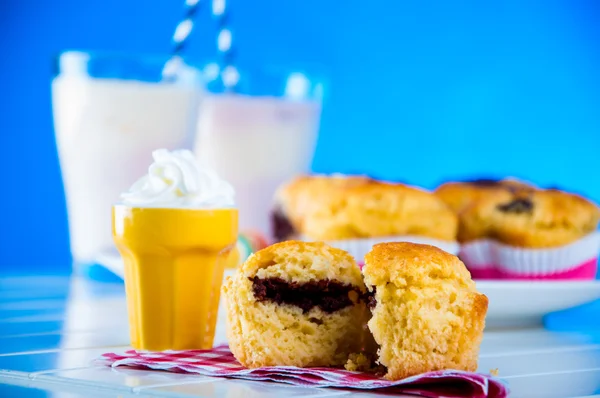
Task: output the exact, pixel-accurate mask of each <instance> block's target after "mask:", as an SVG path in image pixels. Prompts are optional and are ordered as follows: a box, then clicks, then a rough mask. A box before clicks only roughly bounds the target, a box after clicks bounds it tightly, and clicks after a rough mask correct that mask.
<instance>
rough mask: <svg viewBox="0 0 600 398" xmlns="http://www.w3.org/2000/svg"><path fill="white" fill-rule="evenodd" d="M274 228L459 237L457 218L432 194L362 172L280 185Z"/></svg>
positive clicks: (335, 236) (329, 235)
mask: <svg viewBox="0 0 600 398" xmlns="http://www.w3.org/2000/svg"><path fill="white" fill-rule="evenodd" d="M275 202H276V209H277V210H276V212H275V214H274V219H273V220H274V230H275V235H276V238H277V239H278V240H285V239H289V238H290V237H297V236H302V237H305V238H308V239H310V240H325V241H338V240H344V239H357V238H372V237H387V236H403V235H413V236H424V237H428V238H433V239H439V240H444V241H455V240H456V234H457V226H458V220H457V217H456V215H455V214H454V212H453V211H452V210H451V209H450V208H448V206H447V205H446V204H445V203H444V202H443V201H442V200H441V199H440V198H438V197H436V196H435V195H433V194H432V193H430V192H428V191H425V190H422V189H419V188H415V187H411V186H408V185H404V184H398V183H387V182H382V181H377V180H374V179H371V178H368V177H362V176H303V177H299V178H296V179H295V180H293V181H291V182H290V183H288V184H286V185H284V186H283V187H281V189H280V190H279V191H278V193H277V195H276V198H275Z"/></svg>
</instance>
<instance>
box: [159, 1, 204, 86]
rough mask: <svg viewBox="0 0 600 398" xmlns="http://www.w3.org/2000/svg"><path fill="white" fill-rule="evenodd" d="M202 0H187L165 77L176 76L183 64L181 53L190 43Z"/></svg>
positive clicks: (166, 66)
mask: <svg viewBox="0 0 600 398" xmlns="http://www.w3.org/2000/svg"><path fill="white" fill-rule="evenodd" d="M199 3H200V0H186V2H185V15H184V17H183V18H182V20H181V21H180V22H179V24H177V27H176V28H175V33H174V34H173V50H172V52H171V58H170V59H169V61H167V63H166V64H165V68H164V70H163V75H166V76H174V75H175V74H176V72H177V70H178V68H179V67H180V66H181V64H182V62H183V61H182V59H181V53H182V52H183V50H184V49H185V47H186V45H187V44H188V42H189V37H190V33H192V29H193V28H194V17H195V16H196V14H197V13H198V9H199Z"/></svg>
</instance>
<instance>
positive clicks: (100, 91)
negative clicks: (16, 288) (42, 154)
mask: <svg viewBox="0 0 600 398" xmlns="http://www.w3.org/2000/svg"><path fill="white" fill-rule="evenodd" d="M199 97H200V94H199V91H198V89H197V88H195V87H193V86H191V85H186V86H184V85H174V84H161V83H145V82H140V81H131V80H118V79H94V78H89V77H85V76H58V77H57V78H55V79H54V81H53V82H52V104H53V108H54V109H53V110H54V124H55V133H56V142H57V146H58V152H59V156H60V164H61V169H62V176H63V182H64V186H65V195H66V199H67V208H68V215H69V229H70V234H71V251H72V253H73V258H74V259H75V261H77V262H84V263H86V262H94V261H95V260H96V259H97V258H98V255H99V254H101V253H102V252H106V251H112V249H113V247H114V245H113V240H112V235H111V206H112V205H113V204H114V203H115V202H116V201H117V200H118V199H119V194H121V193H122V192H124V191H126V190H127V189H128V188H129V187H130V186H131V184H132V183H134V182H135V181H136V179H137V178H138V177H139V176H140V175H144V174H146V171H147V167H148V165H149V164H150V163H151V162H152V151H153V150H155V149H156V148H167V149H176V148H190V147H191V142H192V138H193V134H192V133H193V130H194V127H195V121H196V116H197V110H198V100H199Z"/></svg>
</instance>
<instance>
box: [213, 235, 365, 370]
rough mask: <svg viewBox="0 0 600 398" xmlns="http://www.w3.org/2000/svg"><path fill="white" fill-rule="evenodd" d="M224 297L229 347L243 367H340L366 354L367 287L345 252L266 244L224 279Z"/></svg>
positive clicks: (313, 245) (312, 245)
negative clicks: (355, 355) (355, 354)
mask: <svg viewBox="0 0 600 398" xmlns="http://www.w3.org/2000/svg"><path fill="white" fill-rule="evenodd" d="M223 293H224V297H225V300H226V306H227V321H228V327H227V337H228V340H229V344H230V348H231V351H232V352H233V354H234V355H235V357H236V358H237V359H238V360H239V361H240V362H241V363H242V364H243V365H244V366H247V367H250V368H256V367H261V366H299V367H309V366H340V365H343V364H344V363H345V362H346V360H347V358H348V355H349V354H350V353H352V352H358V351H360V350H361V349H362V344H363V338H364V337H365V336H364V335H365V333H366V331H365V324H366V321H367V309H366V306H365V304H364V302H363V301H362V299H361V297H362V295H363V294H364V293H365V287H364V283H363V281H362V275H361V272H360V269H359V268H358V266H357V265H356V262H355V261H354V259H353V258H352V257H351V256H350V255H349V254H348V253H346V252H344V251H342V250H339V249H335V248H332V247H329V246H327V245H326V244H324V243H318V242H313V243H311V242H298V241H287V242H283V243H278V244H275V245H272V246H269V247H267V248H266V249H263V250H260V251H258V252H256V253H254V254H253V255H252V256H251V257H250V258H249V259H248V260H247V261H246V262H245V263H244V264H243V265H242V267H241V268H240V269H239V270H238V272H237V273H236V274H235V275H234V276H233V277H230V278H228V279H227V281H226V283H225V285H224V287H223Z"/></svg>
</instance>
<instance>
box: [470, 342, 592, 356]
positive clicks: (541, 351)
mask: <svg viewBox="0 0 600 398" xmlns="http://www.w3.org/2000/svg"><path fill="white" fill-rule="evenodd" d="M598 349H600V344H589V345H578V346H566V347H551V348H539V349H535V350H518V351H504V352H497V353H495V354H480V355H479V358H500V357H512V356H524V355H536V354H552V353H568V352H579V351H594V350H598Z"/></svg>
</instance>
